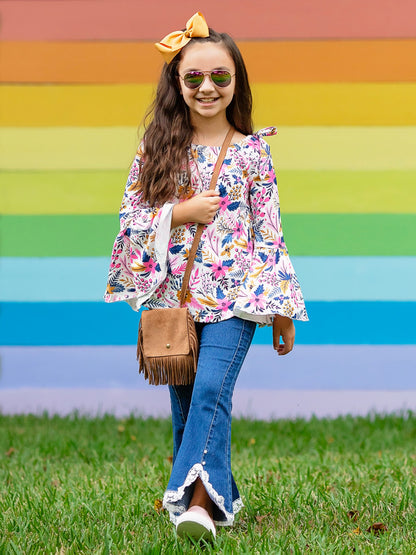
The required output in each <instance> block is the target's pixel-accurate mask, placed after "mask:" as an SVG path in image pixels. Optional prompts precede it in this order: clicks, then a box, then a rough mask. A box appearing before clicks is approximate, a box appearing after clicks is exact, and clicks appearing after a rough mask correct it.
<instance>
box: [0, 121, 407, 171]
mask: <svg viewBox="0 0 416 555" xmlns="http://www.w3.org/2000/svg"><path fill="white" fill-rule="evenodd" d="M267 123H269V124H270V123H272V121H270V119H268V120H267V121H266V120H264V121H261V122H259V124H258V125H257V128H260V127H262V126H264V125H265V124H267ZM267 140H268V142H269V143H270V146H271V149H272V154H273V159H274V162H275V164H276V167H278V168H281V169H295V170H302V169H305V170H307V169H314V170H325V169H327V170H389V169H398V170H405V169H416V156H415V152H416V127H410V126H408V127H284V126H283V127H281V128H279V134H278V135H277V136H276V137H269V138H268V139H267ZM136 145H137V130H136V128H134V127H101V128H96V127H85V128H83V127H72V128H71V127H52V128H28V127H26V128H23V127H21V128H15V127H11V128H10V127H9V128H3V129H1V130H0V149H1V152H2V157H1V160H0V169H5V170H15V169H22V170H54V169H84V170H85V169H89V170H97V169H124V170H126V171H127V170H128V168H129V166H130V163H131V161H132V159H133V157H134V154H135V150H136Z"/></svg>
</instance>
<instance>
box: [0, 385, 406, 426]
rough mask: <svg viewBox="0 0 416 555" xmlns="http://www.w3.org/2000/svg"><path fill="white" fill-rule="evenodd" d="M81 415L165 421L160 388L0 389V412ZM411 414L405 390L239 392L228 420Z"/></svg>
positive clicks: (166, 398)
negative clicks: (133, 417)
mask: <svg viewBox="0 0 416 555" xmlns="http://www.w3.org/2000/svg"><path fill="white" fill-rule="evenodd" d="M75 411H76V412H77V413H78V414H80V415H85V416H100V415H104V414H113V415H115V416H116V417H118V418H123V417H127V416H129V415H131V414H134V415H137V416H142V417H163V418H168V417H169V416H170V405H169V393H168V390H167V388H166V387H160V388H154V389H152V390H150V391H149V390H147V391H144V390H131V389H79V388H61V389H60V388H55V389H50V388H16V389H3V390H0V413H1V414H4V415H13V414H39V415H40V414H43V413H45V412H47V413H48V414H49V415H55V414H56V415H61V416H65V415H69V414H71V413H74V412H75ZM408 411H411V412H415V411H416V390H411V391H348V390H345V391H319V390H318V391H305V390H259V389H257V390H245V389H240V390H237V391H236V392H235V395H234V401H233V415H234V417H237V418H250V419H258V420H276V419H281V418H285V419H296V418H305V419H309V418H311V417H312V416H316V417H318V418H336V417H338V416H345V415H352V416H365V415H368V414H391V413H403V414H405V413H406V412H408Z"/></svg>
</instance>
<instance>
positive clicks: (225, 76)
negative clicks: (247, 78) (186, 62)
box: [211, 71, 231, 87]
mask: <svg viewBox="0 0 416 555" xmlns="http://www.w3.org/2000/svg"><path fill="white" fill-rule="evenodd" d="M211 79H212V82H213V83H214V85H216V86H217V87H226V86H227V85H229V84H230V82H231V75H230V73H229V72H228V71H213V72H212V73H211Z"/></svg>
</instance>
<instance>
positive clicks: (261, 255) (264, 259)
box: [259, 252, 267, 262]
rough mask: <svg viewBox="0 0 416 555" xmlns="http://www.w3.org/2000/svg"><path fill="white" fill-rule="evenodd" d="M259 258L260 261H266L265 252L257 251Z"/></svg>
mask: <svg viewBox="0 0 416 555" xmlns="http://www.w3.org/2000/svg"><path fill="white" fill-rule="evenodd" d="M259 258H260V260H261V261H262V262H266V260H267V254H265V253H264V252H259Z"/></svg>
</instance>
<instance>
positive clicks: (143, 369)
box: [137, 313, 198, 385]
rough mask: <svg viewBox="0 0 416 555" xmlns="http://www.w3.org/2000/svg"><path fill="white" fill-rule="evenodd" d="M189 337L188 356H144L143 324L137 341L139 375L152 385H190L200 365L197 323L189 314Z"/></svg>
mask: <svg viewBox="0 0 416 555" xmlns="http://www.w3.org/2000/svg"><path fill="white" fill-rule="evenodd" d="M187 323H188V337H189V347H190V352H189V354H186V355H168V356H155V357H150V356H146V355H145V354H144V350H143V331H142V328H141V322H140V327H139V338H138V341H137V360H138V361H139V373H142V374H144V378H145V379H146V380H148V382H149V384H151V385H188V384H191V383H193V381H194V379H195V373H196V368H197V364H198V336H197V333H196V328H195V322H194V321H193V319H192V316H191V315H190V314H189V313H188V322H187Z"/></svg>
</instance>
